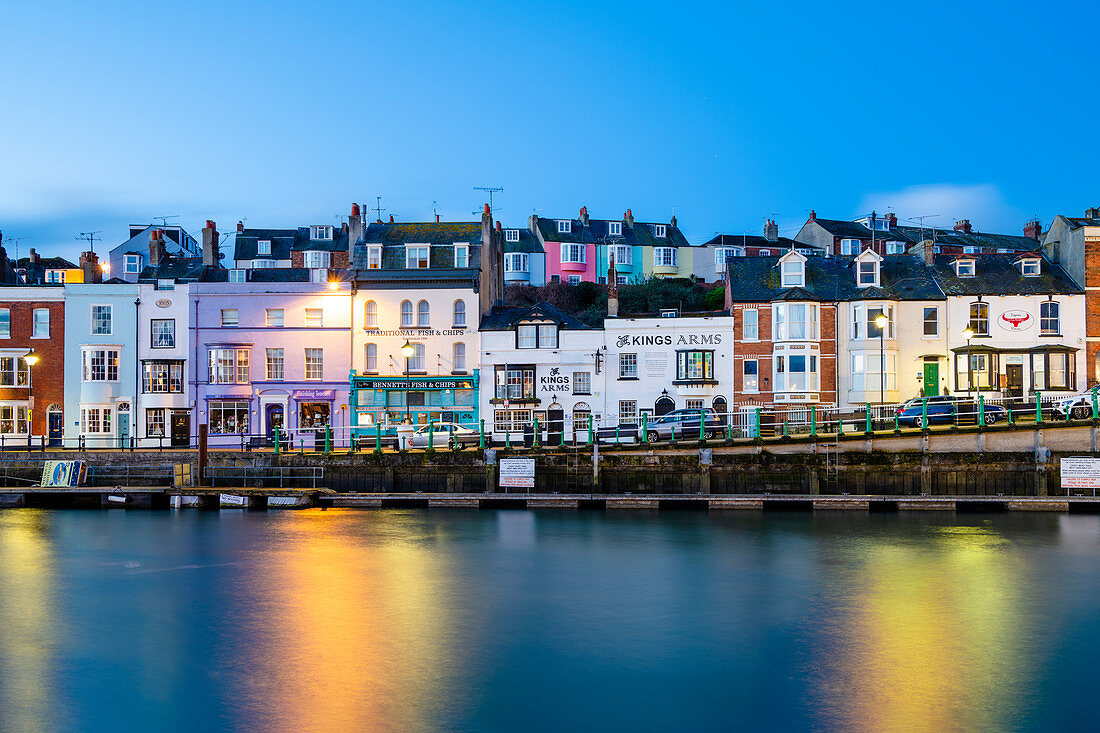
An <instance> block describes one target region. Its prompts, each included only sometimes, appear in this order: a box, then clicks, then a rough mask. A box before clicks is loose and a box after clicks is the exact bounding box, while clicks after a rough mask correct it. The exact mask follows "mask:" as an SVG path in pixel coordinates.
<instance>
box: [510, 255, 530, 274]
mask: <svg viewBox="0 0 1100 733" xmlns="http://www.w3.org/2000/svg"><path fill="white" fill-rule="evenodd" d="M527 267H528V265H527V254H526V253H525V252H509V253H508V254H506V255H504V271H505V272H527Z"/></svg>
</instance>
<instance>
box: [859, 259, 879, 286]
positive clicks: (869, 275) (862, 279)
mask: <svg viewBox="0 0 1100 733" xmlns="http://www.w3.org/2000/svg"><path fill="white" fill-rule="evenodd" d="M877 281H878V263H877V262H874V261H871V262H866V261H865V262H860V263H859V286H860V287H861V288H866V287H870V286H872V285H874V284H875V283H876V282H877Z"/></svg>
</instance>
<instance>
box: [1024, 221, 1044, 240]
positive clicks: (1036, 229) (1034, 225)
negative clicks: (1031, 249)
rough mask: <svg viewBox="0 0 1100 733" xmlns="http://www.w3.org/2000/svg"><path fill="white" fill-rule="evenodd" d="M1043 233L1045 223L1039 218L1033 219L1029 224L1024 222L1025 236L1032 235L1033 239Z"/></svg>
mask: <svg viewBox="0 0 1100 733" xmlns="http://www.w3.org/2000/svg"><path fill="white" fill-rule="evenodd" d="M1042 233H1043V225H1042V224H1040V223H1039V220H1038V219H1032V220H1031V221H1029V222H1028V223H1027V224H1024V236H1025V237H1031V238H1032V239H1038V238H1039V237H1040V236H1041V235H1042Z"/></svg>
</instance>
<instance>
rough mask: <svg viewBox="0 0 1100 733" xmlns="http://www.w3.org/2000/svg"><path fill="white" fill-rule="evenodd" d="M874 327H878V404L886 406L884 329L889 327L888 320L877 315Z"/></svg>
mask: <svg viewBox="0 0 1100 733" xmlns="http://www.w3.org/2000/svg"><path fill="white" fill-rule="evenodd" d="M875 325H876V326H878V345H879V349H878V366H879V369H880V370H881V371H880V372H879V380H878V382H879V385H878V386H879V402H881V403H882V404H884V405H885V404H886V327H887V326H888V325H890V319H889V318H887V317H886V314H885V313H879V314H878V316H876V317H875Z"/></svg>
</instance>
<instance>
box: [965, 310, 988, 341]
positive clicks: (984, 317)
mask: <svg viewBox="0 0 1100 733" xmlns="http://www.w3.org/2000/svg"><path fill="white" fill-rule="evenodd" d="M970 328H971V329H973V330H974V335H975V336H988V335H989V304H988V303H983V302H981V301H978V302H976V303H971V304H970Z"/></svg>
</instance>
